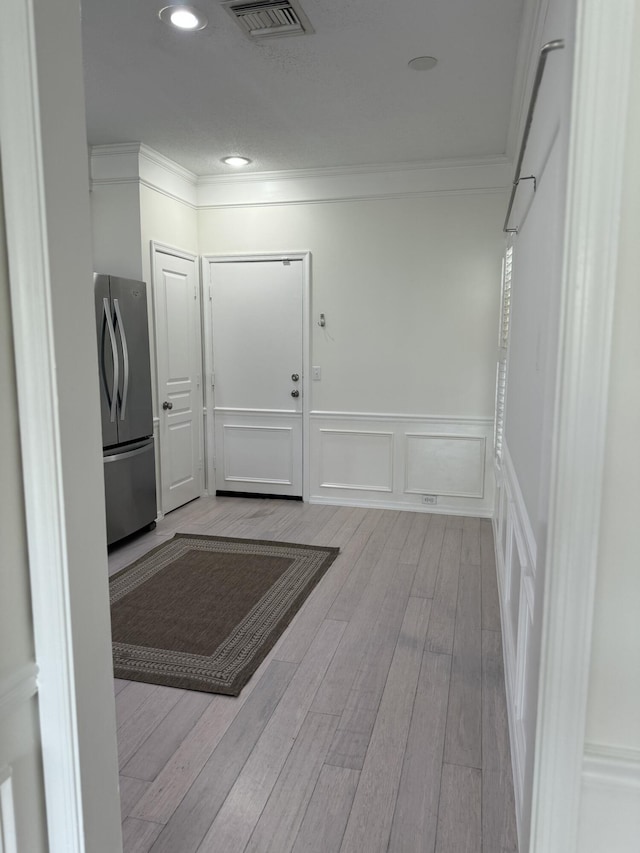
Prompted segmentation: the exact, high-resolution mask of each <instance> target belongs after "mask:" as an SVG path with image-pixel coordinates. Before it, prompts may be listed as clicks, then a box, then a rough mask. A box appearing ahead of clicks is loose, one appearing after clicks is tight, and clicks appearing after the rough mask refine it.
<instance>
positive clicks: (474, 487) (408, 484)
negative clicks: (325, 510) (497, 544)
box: [309, 411, 494, 517]
mask: <svg viewBox="0 0 640 853" xmlns="http://www.w3.org/2000/svg"><path fill="white" fill-rule="evenodd" d="M492 430H493V420H492V419H490V418H444V417H435V416H429V415H402V414H376V413H363V412H319V411H316V412H311V415H310V437H309V441H310V472H309V475H310V476H309V479H310V501H311V503H326V504H342V505H354V506H367V507H381V508H389V509H406V510H411V511H413V512H420V511H425V512H440V513H446V514H449V515H470V516H485V517H490V516H491V515H492V514H493V498H494V478H493V474H491V476H487V472H488V471H489V470H490V468H489V465H488V458H487V454H488V452H489V451H488V447H489V445H490V438H491V435H492ZM425 496H428V498H427V499H428V502H426V501H425V500H424V497H425ZM434 500H435V503H434Z"/></svg>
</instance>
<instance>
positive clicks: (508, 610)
mask: <svg viewBox="0 0 640 853" xmlns="http://www.w3.org/2000/svg"><path fill="white" fill-rule="evenodd" d="M494 470H495V476H496V514H495V517H494V538H495V545H496V566H497V574H498V589H499V593H500V612H501V619H502V637H503V648H504V663H505V682H506V690H507V708H508V713H509V732H510V741H511V758H512V763H513V776H514V790H515V798H516V818H517V822H518V834H519V836H520V838H521V839H523V838H524V837H526V835H527V833H528V827H529V821H530V814H529V811H528V809H529V808H530V801H531V793H530V785H531V767H532V762H533V751H534V735H535V719H536V707H537V680H538V669H539V661H538V659H537V657H536V654H535V650H536V649H537V648H538V647H539V643H538V640H537V638H536V636H535V626H536V624H537V622H538V623H539V621H540V620H539V619H538V620H537V622H536V607H537V606H540V604H539V602H541V599H542V592H541V589H540V587H541V578H540V577H538V576H537V573H536V550H537V549H536V543H535V539H534V537H533V531H532V527H531V523H530V520H529V517H528V514H527V510H526V507H525V504H524V500H523V498H522V493H521V491H520V486H519V484H518V480H517V477H516V474H515V471H514V468H513V464H512V462H511V457H510V456H509V450H508V448H507V446H506V444H505V445H504V447H503V456H502V464H501V465H499V466H496V467H495V468H494Z"/></svg>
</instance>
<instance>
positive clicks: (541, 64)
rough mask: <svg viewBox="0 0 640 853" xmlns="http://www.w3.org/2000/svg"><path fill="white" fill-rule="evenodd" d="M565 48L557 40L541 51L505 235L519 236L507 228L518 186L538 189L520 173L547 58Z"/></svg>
mask: <svg viewBox="0 0 640 853" xmlns="http://www.w3.org/2000/svg"><path fill="white" fill-rule="evenodd" d="M563 47H564V39H555V40H554V41H549V42H547V43H546V44H545V45H544V47H543V48H542V50H541V51H540V56H539V57H538V67H537V68H536V76H535V78H534V80H533V88H532V90H531V100H530V101H529V109H528V111H527V120H526V122H525V125H524V133H523V134H522V142H521V143H520V153H519V155H518V162H517V163H516V172H515V175H514V178H513V186H512V187H511V197H510V199H509V207H508V209H507V215H506V217H505V220H504V226H503V228H502V230H503V231H504V232H505V234H517V233H518V229H517V228H507V225H508V224H509V217H510V216H511V210H512V208H513V202H514V199H515V196H516V190H517V189H518V184H519V183H520V181H531V180H532V181H533V189H534V192H535V189H536V179H535V177H534V176H533V175H529V176H528V177H526V178H521V177H520V171H521V169H522V161H523V160H524V154H525V151H526V150H527V142H528V141H529V132H530V131H531V124H532V122H533V113H534V110H535V108H536V101H537V100H538V91H539V90H540V84H541V83H542V75H543V74H544V67H545V65H546V64H547V57H548V56H549V54H550V53H551V52H552V51H553V50H560V49H561V48H563Z"/></svg>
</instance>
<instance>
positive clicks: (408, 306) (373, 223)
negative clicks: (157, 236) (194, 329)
mask: <svg viewBox="0 0 640 853" xmlns="http://www.w3.org/2000/svg"><path fill="white" fill-rule="evenodd" d="M504 207H505V197H504V194H502V193H500V194H493V195H488V194H486V195H485V194H482V195H480V194H476V195H455V196H454V195H452V196H446V195H443V196H436V197H422V198H389V199H382V200H380V199H372V200H363V201H352V202H348V203H324V204H299V205H291V206H273V207H271V206H269V207H261V206H257V207H253V208H252V207H250V206H248V207H241V208H230V209H217V210H216V209H204V210H201V211H200V214H199V229H200V241H199V242H200V252H201V253H202V254H215V253H217V254H232V253H242V252H245V253H250V252H261V251H264V252H274V251H276V252H277V251H286V250H287V249H289V250H292V249H309V250H311V253H312V316H313V321H314V322H313V323H312V363H313V364H317V365H320V366H321V367H322V381H321V382H316V383H314V384H313V385H312V386H311V391H312V400H311V406H312V409H314V410H321V411H337V412H397V413H405V414H437V415H451V416H454V417H455V416H473V417H492V416H493V390H494V389H493V382H494V362H495V352H494V350H495V340H494V338H495V326H496V319H495V318H496V312H497V306H498V297H499V276H500V238H499V223H500V221H501V217H502V216H503V215H504ZM320 312H323V313H324V314H325V317H326V323H327V324H326V327H325V328H324V329H322V328H319V327H318V325H317V320H318V316H319V314H320Z"/></svg>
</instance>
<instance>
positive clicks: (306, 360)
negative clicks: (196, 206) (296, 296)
mask: <svg viewBox="0 0 640 853" xmlns="http://www.w3.org/2000/svg"><path fill="white" fill-rule="evenodd" d="M286 260H289V261H302V500H303V501H304V502H305V503H308V502H309V461H310V449H309V439H310V436H311V431H310V418H309V414H310V411H311V407H310V402H311V401H310V399H309V398H310V394H311V390H310V389H311V384H310V383H311V376H310V374H311V251H310V250H309V249H302V250H297V251H294V252H255V253H245V252H242V253H239V254H232V255H217V254H208V255H202V258H201V264H202V273H201V276H200V278H201V281H202V291H203V298H202V316H203V322H202V326H203V343H204V347H203V350H204V359H205V361H204V376H205V377H206V379H205V380H204V383H203V384H204V387H205V392H204V409H205V421H206V431H205V434H206V452H207V455H206V462H205V467H206V472H207V482H206V486H207V490H208V492H209V494H213V495H214V494H215V464H216V460H215V443H214V440H215V415H214V411H215V406H214V397H215V392H214V384H213V382H214V374H215V365H214V364H213V290H212V282H211V265H212V264H224V263H238V262H240V261H249V262H251V261H253V262H256V261H286ZM205 295H206V298H205ZM205 306H206V308H205ZM209 415H210V416H209Z"/></svg>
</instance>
